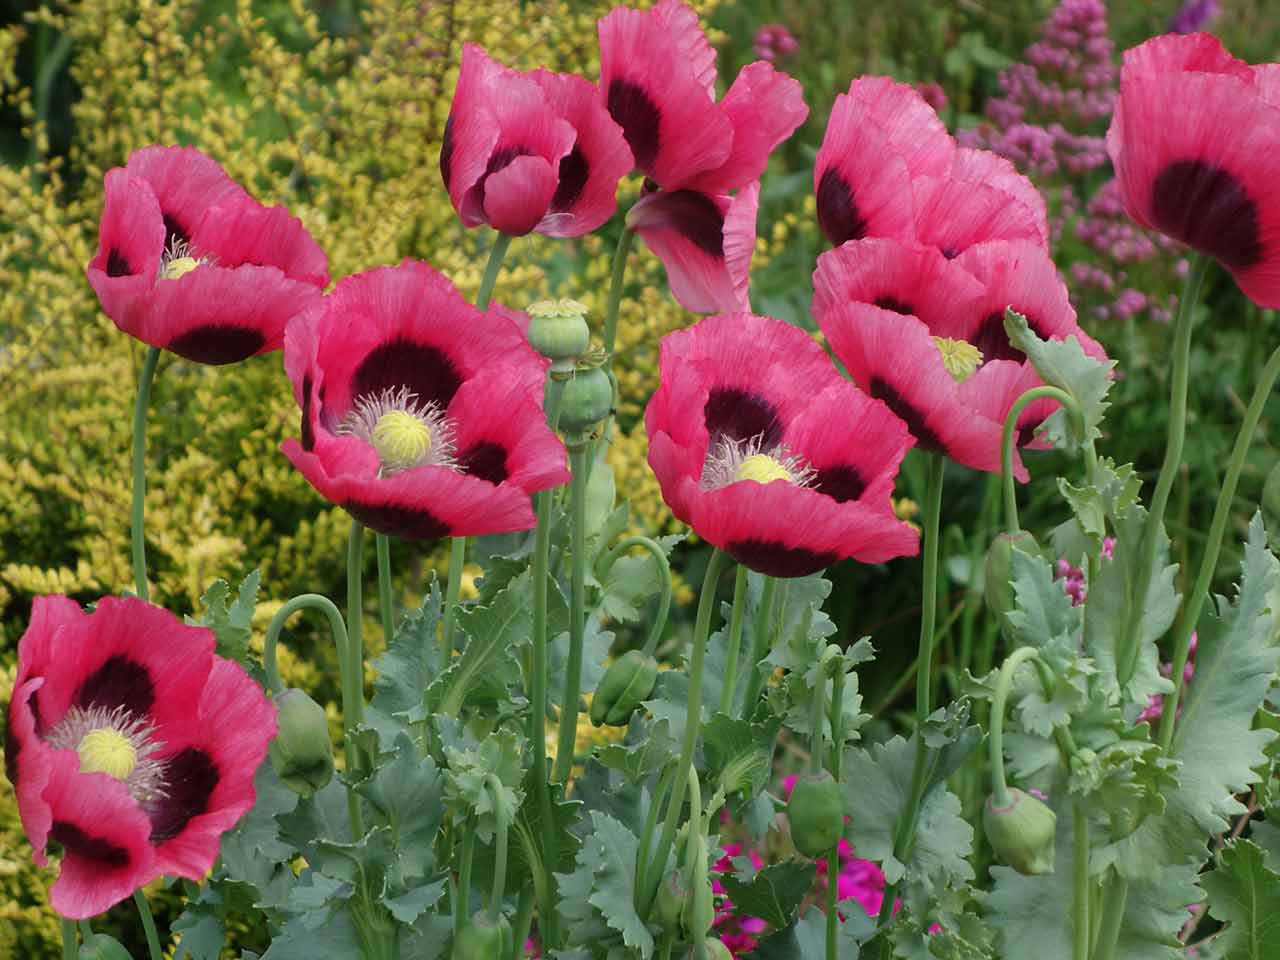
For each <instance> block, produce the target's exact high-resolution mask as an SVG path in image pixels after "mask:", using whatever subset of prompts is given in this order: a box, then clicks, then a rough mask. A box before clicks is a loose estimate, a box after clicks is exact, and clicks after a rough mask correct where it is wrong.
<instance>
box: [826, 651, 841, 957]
mask: <svg viewBox="0 0 1280 960" xmlns="http://www.w3.org/2000/svg"><path fill="white" fill-rule="evenodd" d="M844 676H845V668H844V661H843V660H841V661H840V662H839V663H837V664H836V665H835V676H833V677H832V678H831V759H830V761H829V765H830V770H831V776H832V777H834V778H835V780H836V782H837V783H838V782H839V781H840V760H841V757H842V754H843V752H844V751H843V750H842V745H843V743H844ZM839 878H840V841H838V840H837V841H836V842H835V844H834V845H833V846H832V847H831V852H830V853H829V854H827V960H836V947H837V944H838V941H839V933H840V930H839V926H840V912H839V910H838V909H837V908H836V904H837V902H838V900H839V895H840V882H839Z"/></svg>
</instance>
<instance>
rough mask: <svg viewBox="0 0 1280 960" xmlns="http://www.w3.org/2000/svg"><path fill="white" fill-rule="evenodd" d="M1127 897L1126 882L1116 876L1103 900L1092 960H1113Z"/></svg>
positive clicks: (1127, 888) (1122, 923)
mask: <svg viewBox="0 0 1280 960" xmlns="http://www.w3.org/2000/svg"><path fill="white" fill-rule="evenodd" d="M1128 896H1129V884H1128V882H1127V881H1126V880H1125V879H1124V877H1122V876H1120V875H1119V874H1116V875H1115V876H1113V877H1112V878H1111V882H1110V883H1109V884H1108V889H1107V891H1106V894H1105V896H1104V898H1103V907H1102V925H1101V926H1100V927H1099V928H1098V942H1097V943H1096V944H1095V945H1094V949H1093V960H1115V956H1116V942H1117V941H1118V940H1119V939H1120V927H1121V926H1123V925H1124V904H1125V900H1126V899H1128Z"/></svg>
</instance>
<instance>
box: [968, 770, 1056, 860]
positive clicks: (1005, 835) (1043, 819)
mask: <svg viewBox="0 0 1280 960" xmlns="http://www.w3.org/2000/svg"><path fill="white" fill-rule="evenodd" d="M982 826H983V828H984V829H985V830H986V833H987V841H988V842H989V843H990V844H991V849H992V850H993V851H995V855H996V857H998V858H999V860H1000V862H1001V863H1004V864H1007V865H1008V866H1010V867H1012V868H1013V869H1014V870H1016V871H1018V873H1021V874H1025V875H1027V876H1042V875H1044V874H1049V873H1053V861H1054V839H1055V837H1056V835H1057V828H1058V817H1057V814H1055V813H1054V812H1053V811H1052V810H1050V809H1049V807H1048V806H1047V805H1046V804H1044V803H1043V802H1041V801H1040V800H1038V799H1036V798H1035V797H1033V796H1031V795H1030V794H1029V793H1024V792H1023V791H1021V790H1018V789H1016V788H1015V789H1011V790H1010V791H1009V803H1008V805H1006V806H996V803H995V797H994V796H990V797H988V798H987V802H986V805H985V806H984V807H983V810H982Z"/></svg>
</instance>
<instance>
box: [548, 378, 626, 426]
mask: <svg viewBox="0 0 1280 960" xmlns="http://www.w3.org/2000/svg"><path fill="white" fill-rule="evenodd" d="M612 408H613V384H612V383H610V382H609V375H608V374H607V373H605V372H604V371H603V370H601V369H600V368H598V367H595V368H587V369H580V370H578V371H577V372H576V373H575V374H574V375H573V377H572V378H570V379H569V380H566V381H565V384H564V393H563V394H562V395H561V397H560V429H561V430H563V431H565V432H566V433H581V432H582V431H584V430H587V429H589V428H591V427H593V426H595V424H597V423H599V422H600V421H601V420H603V419H604V418H605V417H607V416H608V415H609V411H610V410H611V409H612Z"/></svg>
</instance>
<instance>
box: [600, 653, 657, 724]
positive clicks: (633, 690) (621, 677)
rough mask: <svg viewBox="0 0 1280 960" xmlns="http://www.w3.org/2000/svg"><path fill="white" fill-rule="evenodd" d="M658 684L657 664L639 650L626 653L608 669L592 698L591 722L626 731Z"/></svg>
mask: <svg viewBox="0 0 1280 960" xmlns="http://www.w3.org/2000/svg"><path fill="white" fill-rule="evenodd" d="M657 682H658V661H657V660H655V659H653V657H651V656H649V655H648V654H646V653H643V652H641V651H639V650H628V651H627V652H626V653H624V654H623V655H622V656H620V657H619V658H618V659H617V660H615V661H613V663H611V664H610V665H609V669H608V670H606V671H605V674H604V676H603V677H601V678H600V683H599V684H597V686H596V692H595V695H594V696H593V697H592V698H591V722H592V723H594V724H595V725H596V726H597V727H598V726H600V725H601V724H604V725H606V726H610V727H625V726H626V725H627V722H628V721H629V720H630V719H631V714H633V713H634V712H635V711H636V708H638V707H639V706H640V704H641V703H643V702H644V701H645V700H647V699H649V696H650V695H651V694H652V693H653V688H654V685H655V684H656V683H657Z"/></svg>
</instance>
